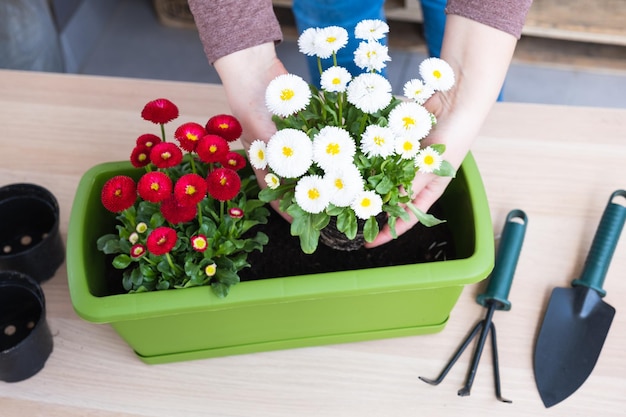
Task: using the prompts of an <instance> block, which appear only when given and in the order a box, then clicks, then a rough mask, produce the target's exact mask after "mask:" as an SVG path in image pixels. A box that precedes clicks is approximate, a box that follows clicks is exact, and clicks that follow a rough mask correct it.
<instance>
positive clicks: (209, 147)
mask: <svg viewBox="0 0 626 417" xmlns="http://www.w3.org/2000/svg"><path fill="white" fill-rule="evenodd" d="M229 151H230V146H228V142H226V140H225V139H224V138H222V137H221V136H217V135H206V136H203V137H202V139H200V141H199V142H198V146H197V147H196V152H197V153H198V156H199V157H200V159H202V160H203V161H204V162H206V163H209V164H211V163H214V162H221V161H222V160H223V159H224V157H226V154H228V152H229Z"/></svg>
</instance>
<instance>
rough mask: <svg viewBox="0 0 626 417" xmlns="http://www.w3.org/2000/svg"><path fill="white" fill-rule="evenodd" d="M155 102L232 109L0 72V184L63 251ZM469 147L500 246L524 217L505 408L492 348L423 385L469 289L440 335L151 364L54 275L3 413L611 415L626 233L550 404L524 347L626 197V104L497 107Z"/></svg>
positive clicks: (625, 343) (618, 395)
mask: <svg viewBox="0 0 626 417" xmlns="http://www.w3.org/2000/svg"><path fill="white" fill-rule="evenodd" d="M530 88H532V87H530ZM158 97H167V98H169V99H170V100H172V101H173V102H175V103H176V104H177V105H178V106H179V108H180V112H181V117H180V119H179V120H180V122H181V123H182V122H184V121H200V122H203V121H205V120H206V119H208V117H209V116H211V115H213V114H216V113H218V112H219V113H221V112H226V111H228V107H227V105H226V101H225V98H224V94H223V91H222V89H221V87H220V86H214V85H202V84H192V83H181V82H164V81H149V80H137V79H123V78H105V77H91V76H77V75H67V74H44V73H35V72H20V71H6V70H2V71H0V133H1V134H0V144H1V146H0V161H1V164H0V186H2V185H6V184H10V183H15V182H32V183H37V184H39V185H42V186H44V187H46V188H48V189H49V190H50V191H52V192H53V193H54V194H55V195H56V197H57V199H58V200H59V204H60V209H61V231H62V235H63V238H64V239H65V238H66V237H67V226H68V220H69V213H70V208H71V204H72V201H73V198H74V193H75V191H76V187H77V184H78V181H79V178H80V177H81V175H82V174H83V173H84V172H85V171H86V170H87V169H88V168H90V167H91V166H93V165H95V164H97V163H100V162H104V161H112V160H123V159H126V158H127V155H128V154H129V150H130V146H131V141H134V139H135V138H136V137H137V136H138V135H139V134H141V133H144V132H146V131H149V130H150V129H151V128H152V127H151V126H149V125H147V124H146V123H147V122H145V121H143V120H142V119H141V118H140V116H139V113H140V111H141V109H142V107H143V105H144V104H145V102H147V101H149V100H151V99H154V98H158ZM473 153H474V156H475V157H476V159H477V162H478V165H479V168H480V171H481V174H482V177H483V180H484V183H485V187H486V190H487V195H488V198H489V204H490V208H491V215H492V219H493V223H494V231H495V233H496V235H497V234H498V233H499V232H500V230H501V229H502V226H503V222H504V219H505V216H506V215H507V213H508V212H509V211H510V210H512V209H515V208H519V209H522V210H524V211H525V212H526V213H527V215H528V218H529V223H528V229H527V232H526V238H525V241H524V247H523V249H522V253H521V257H520V260H519V264H518V267H517V272H516V276H515V280H514V282H513V286H512V289H511V293H510V297H509V299H510V301H511V303H512V305H513V307H512V309H511V311H508V312H502V311H499V312H496V314H495V317H494V322H495V324H496V327H497V330H498V347H499V355H500V367H501V369H500V372H501V378H502V391H503V395H504V396H505V397H507V398H510V399H511V400H513V403H512V404H504V403H500V402H498V401H497V400H496V399H495V396H494V380H493V375H492V366H491V349H490V348H489V347H488V346H487V347H486V348H485V352H484V354H483V359H482V361H481V363H480V365H479V368H478V373H477V375H476V379H475V382H474V386H473V390H472V393H471V395H470V396H469V397H459V396H457V390H458V389H459V388H460V387H461V386H462V384H463V382H464V380H465V376H466V370H467V369H468V366H469V361H470V357H471V351H470V350H469V349H468V351H467V352H466V353H465V354H464V355H463V356H462V357H461V359H460V360H459V362H458V363H457V364H456V366H455V367H454V368H453V369H452V371H451V372H450V374H449V375H448V376H447V378H446V379H445V380H444V381H443V383H442V384H440V385H439V386H436V387H433V386H430V385H427V384H425V383H423V382H421V381H419V380H418V376H420V375H423V376H429V377H434V376H436V375H437V374H438V373H439V371H440V369H441V368H442V366H443V365H444V364H445V363H446V362H447V360H448V358H449V356H450V355H451V354H452V353H453V352H454V350H455V349H456V348H457V346H458V344H459V343H460V342H461V340H462V339H463V338H464V337H465V335H466V333H467V331H469V329H470V328H471V327H472V326H473V325H474V324H475V323H476V322H477V321H478V320H479V319H482V318H483V316H484V312H485V310H484V309H483V308H482V307H481V306H479V305H478V304H477V303H476V302H475V301H474V298H475V296H476V295H477V294H478V293H480V292H481V291H482V290H484V287H483V286H482V285H481V284H476V285H471V286H467V287H466V288H465V289H464V291H463V293H462V294H461V297H460V299H459V302H458V304H457V306H456V307H455V309H454V310H453V311H452V315H451V317H450V320H449V323H448V325H447V327H446V328H445V329H444V330H443V331H442V332H441V333H438V334H434V335H426V336H414V337H403V338H394V339H386V340H379V341H371V342H362V343H352V344H343V345H331V346H323V347H314V348H302V349H292V350H283V351H274V352H267V353H259V354H249V355H240V356H231V357H224V358H215V359H207V360H198V361H191V362H180V363H172V364H165V365H146V364H144V363H143V362H141V361H140V360H139V359H137V358H136V357H135V355H134V354H133V352H132V351H131V350H130V348H129V347H128V346H127V345H126V344H125V343H124V342H123V341H122V340H121V339H120V338H119V337H118V336H117V334H116V333H115V332H114V331H113V330H112V329H111V328H110V327H109V326H108V325H99V324H92V323H88V322H86V321H83V320H82V319H80V318H78V317H77V316H76V314H75V313H74V311H73V309H72V305H71V302H70V298H69V292H68V287H67V279H66V271H65V266H62V267H61V268H60V269H59V271H58V272H57V274H56V275H55V276H54V278H52V279H51V280H50V281H48V282H46V283H45V284H43V289H44V292H45V295H46V301H47V306H48V311H47V314H48V317H47V319H48V323H49V325H50V328H51V330H52V333H53V335H54V351H53V352H52V355H51V356H50V358H49V360H48V362H47V363H46V365H45V367H44V369H43V370H42V371H41V372H40V373H38V374H37V375H35V376H33V377H32V378H30V379H28V380H25V381H22V382H19V383H13V384H8V383H4V382H0V415H2V416H3V417H14V416H20V417H22V416H29V417H32V416H46V417H54V416H63V417H74V416H81V417H83V416H96V417H109V416H124V417H128V416H164V417H173V416H246V417H249V416H289V417H292V416H359V417H364V416H394V417H395V416H420V415H423V416H432V417H434V416H460V415H463V414H465V415H470V416H478V415H480V416H500V415H507V416H510V417H513V416H536V415H550V416H567V417H572V416H585V417H589V416H600V415H602V416H617V415H623V413H624V410H625V409H626V354H625V353H624V352H625V350H626V312H625V311H624V310H623V306H624V302H625V301H624V300H626V279H625V278H626V277H625V276H624V275H625V273H626V237H625V236H622V238H621V240H620V242H619V244H618V246H617V249H616V252H615V255H614V257H613V262H612V264H611V267H610V268H609V271H608V275H607V278H606V282H605V287H604V288H605V289H606V290H607V295H606V297H605V299H604V300H605V301H606V302H607V303H609V304H611V305H613V306H614V307H616V309H617V314H616V317H615V320H614V322H613V325H612V327H611V330H610V332H609V335H608V338H607V340H606V343H605V345H604V349H603V351H602V354H601V356H600V359H599V361H598V363H597V365H596V367H595V369H594V371H593V373H592V374H591V376H590V377H589V379H588V380H587V381H586V382H585V384H584V385H583V386H582V387H581V388H580V389H579V390H578V391H577V392H576V393H575V394H574V395H573V396H572V397H570V398H569V399H567V400H565V401H564V402H562V403H560V404H558V405H556V406H554V407H552V408H549V409H546V408H544V406H543V404H542V402H541V400H540V398H539V395H538V392H537V389H536V386H535V381H534V377H533V371H532V352H533V345H534V339H535V335H536V333H537V331H538V325H539V322H540V319H541V317H542V315H543V311H544V309H545V306H546V303H547V299H548V297H549V295H550V292H551V290H552V288H554V287H567V286H569V285H570V282H571V280H572V279H574V278H576V277H577V276H578V275H579V274H580V272H581V270H582V267H583V264H584V261H585V258H586V255H587V251H588V249H589V247H590V244H591V240H592V239H593V236H594V233H595V230H596V227H597V225H598V223H599V220H600V216H601V214H602V212H603V210H604V208H605V206H606V204H607V202H608V198H609V196H610V195H611V193H612V192H613V191H615V190H617V189H620V188H622V189H623V188H626V110H618V109H597V108H595V109H594V108H576V107H558V106H545V105H530V104H515V103H499V104H497V105H496V106H495V107H494V109H493V111H492V113H491V115H490V117H489V118H488V120H487V122H486V123H485V125H484V128H483V129H482V131H481V134H480V138H479V139H478V140H477V142H476V144H475V146H474V148H473ZM1 221H5V219H2V220H1ZM624 234H626V233H624ZM235 290H236V287H235Z"/></svg>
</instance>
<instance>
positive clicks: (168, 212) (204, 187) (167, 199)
mask: <svg viewBox="0 0 626 417" xmlns="http://www.w3.org/2000/svg"><path fill="white" fill-rule="evenodd" d="M141 116H142V117H143V118H144V119H145V120H148V121H150V122H153V123H155V124H159V125H161V128H162V132H163V125H164V124H166V123H169V122H171V121H172V120H174V119H176V118H177V117H178V108H177V107H176V105H175V104H174V103H172V102H171V101H169V100H167V99H163V98H161V99H157V100H153V101H151V102H149V103H147V104H146V105H145V107H144V109H143V111H142V112H141ZM241 131H242V129H241V125H240V123H239V121H238V120H237V119H236V118H235V117H233V116H230V115H225V114H222V115H217V116H214V117H212V118H210V119H209V121H208V122H207V123H206V125H205V126H202V125H200V124H198V123H193V122H189V123H184V124H182V125H181V126H179V127H178V128H177V129H176V131H175V133H174V138H175V139H176V140H177V141H178V144H176V143H173V142H167V141H166V140H165V134H163V138H160V137H158V136H157V135H154V134H143V135H141V136H139V137H138V138H137V141H136V146H135V147H134V149H133V150H132V152H131V156H130V161H131V163H132V164H133V166H135V167H137V168H141V167H146V170H147V172H146V173H145V174H144V175H143V176H142V177H141V178H140V179H139V180H138V181H137V182H136V183H135V180H134V179H133V178H131V177H128V176H124V175H118V176H115V177H113V178H111V179H110V180H108V181H107V182H106V183H105V184H104V187H103V188H102V194H101V200H102V203H103V205H104V207H105V208H106V209H107V210H109V211H111V212H114V213H120V212H122V211H124V210H126V209H128V208H130V207H131V206H133V205H134V204H135V202H136V200H137V196H139V198H141V199H143V200H145V201H149V202H152V203H159V204H160V210H161V213H162V214H163V217H164V218H165V219H166V220H167V221H168V222H169V223H171V224H174V225H175V224H179V223H185V222H189V221H191V220H193V219H194V218H195V217H196V216H197V214H198V204H199V203H200V202H201V201H202V200H203V199H205V197H207V196H208V197H211V198H213V199H215V200H218V201H221V202H224V201H228V200H231V199H233V198H234V197H235V196H236V195H237V194H238V193H239V191H240V189H241V179H240V177H239V174H238V173H237V172H236V171H237V170H239V169H241V168H243V167H245V165H246V161H245V158H244V157H243V156H242V155H241V154H239V153H237V152H233V151H231V150H230V145H229V142H232V141H235V140H236V139H238V138H239V137H240V136H241ZM183 151H186V152H188V153H189V154H190V158H189V162H190V164H191V171H192V172H189V173H185V174H183V175H181V176H180V177H179V178H177V179H176V180H173V179H172V176H171V175H170V173H169V172H168V169H170V168H175V167H177V166H179V164H181V163H182V162H183ZM196 156H197V160H196ZM198 161H201V162H204V163H206V164H207V166H208V167H209V169H208V172H207V174H206V176H205V177H204V176H201V175H200V174H198V173H197V172H196V166H195V163H196V162H198ZM153 168H156V170H153ZM229 214H230V215H231V217H234V218H238V217H241V216H242V215H243V213H242V211H241V210H240V209H236V208H234V209H231V210H230V212H229ZM203 239H204V240H203ZM146 243H147V247H148V250H149V251H150V252H151V253H153V254H155V255H163V254H165V253H168V252H169V251H170V250H171V249H172V248H173V247H174V245H175V243H176V232H175V231H174V230H173V229H172V228H170V227H167V226H162V227H159V228H157V229H155V230H153V231H152V232H151V234H150V236H148V239H147V242H146ZM193 246H194V249H196V250H198V251H202V250H203V249H205V248H206V238H204V237H203V236H200V237H199V239H197V240H195V241H194V242H193ZM139 249H141V248H134V251H131V256H133V257H139V256H142V255H143V251H141V250H139Z"/></svg>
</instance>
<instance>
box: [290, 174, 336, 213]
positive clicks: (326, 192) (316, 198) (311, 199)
mask: <svg viewBox="0 0 626 417" xmlns="http://www.w3.org/2000/svg"><path fill="white" fill-rule="evenodd" d="M330 194H331V189H330V187H329V186H328V183H327V182H326V181H325V180H324V179H323V178H322V177H320V176H319V175H307V176H306V177H302V178H300V180H298V183H297V184H296V189H295V198H296V203H298V205H299V206H300V208H302V210H304V211H306V212H307V213H312V214H316V213H321V212H322V211H324V210H325V209H326V207H327V206H328V203H329V202H330Z"/></svg>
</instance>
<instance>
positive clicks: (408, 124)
mask: <svg viewBox="0 0 626 417" xmlns="http://www.w3.org/2000/svg"><path fill="white" fill-rule="evenodd" d="M402 125H403V126H404V128H405V129H407V130H408V129H410V128H412V127H413V126H415V120H414V119H413V118H412V117H409V116H406V117H403V118H402Z"/></svg>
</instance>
